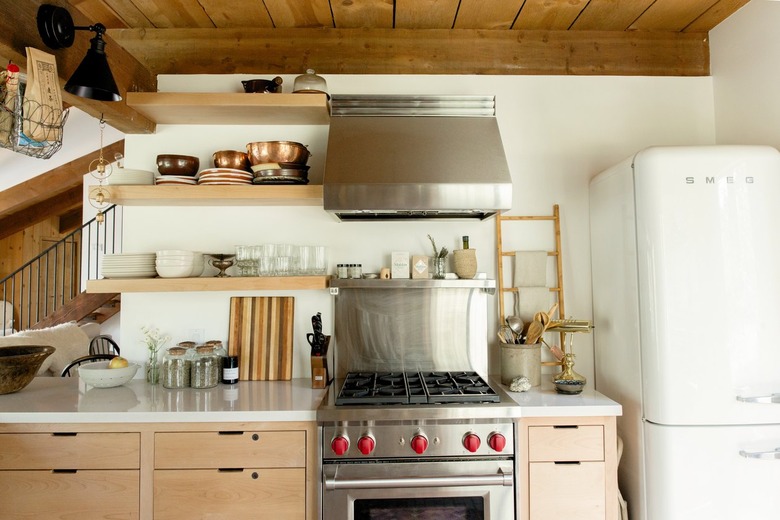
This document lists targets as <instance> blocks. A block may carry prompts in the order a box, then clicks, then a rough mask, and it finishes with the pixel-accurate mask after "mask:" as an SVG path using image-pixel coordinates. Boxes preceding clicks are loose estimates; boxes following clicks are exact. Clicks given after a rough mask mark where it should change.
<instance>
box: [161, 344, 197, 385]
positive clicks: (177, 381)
mask: <svg viewBox="0 0 780 520" xmlns="http://www.w3.org/2000/svg"><path fill="white" fill-rule="evenodd" d="M190 365H191V362H190V360H189V358H188V356H187V349H186V348H184V347H171V348H169V349H168V350H167V351H166V352H165V355H164V356H163V362H162V384H163V386H164V387H165V388H186V387H188V386H190Z"/></svg>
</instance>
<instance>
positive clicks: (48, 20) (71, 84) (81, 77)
mask: <svg viewBox="0 0 780 520" xmlns="http://www.w3.org/2000/svg"><path fill="white" fill-rule="evenodd" d="M37 23H38V33H39V34H40V36H41V39H42V40H43V43H45V44H46V46H47V47H49V48H52V49H61V48H63V47H70V46H71V45H73V41H74V38H75V34H76V31H77V30H88V31H92V32H94V33H96V34H95V37H94V38H92V39H91V40H90V43H91V45H90V48H89V50H88V51H87V55H86V56H85V57H84V59H83V60H82V61H81V64H80V65H79V66H78V68H76V71H75V72H74V73H73V75H72V76H71V78H70V79H69V80H68V82H67V83H65V91H66V92H70V93H71V94H74V95H76V96H79V97H84V98H89V99H96V100H98V101H121V100H122V96H120V95H119V89H118V88H117V86H116V81H114V75H113V74H111V68H110V67H109V66H108V59H107V58H106V52H105V48H106V42H105V40H104V39H103V33H105V32H106V27H105V26H104V25H103V24H100V23H97V24H94V25H90V26H88V27H75V26H74V25H73V18H72V17H71V16H70V13H69V12H68V11H67V10H66V9H64V8H62V7H59V6H54V5H49V4H43V5H41V6H40V7H39V8H38V17H37Z"/></svg>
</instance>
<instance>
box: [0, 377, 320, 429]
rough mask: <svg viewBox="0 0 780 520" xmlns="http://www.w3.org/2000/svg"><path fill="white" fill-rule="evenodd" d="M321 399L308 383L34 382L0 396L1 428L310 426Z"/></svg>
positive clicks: (68, 379) (63, 379)
mask: <svg viewBox="0 0 780 520" xmlns="http://www.w3.org/2000/svg"><path fill="white" fill-rule="evenodd" d="M324 395H325V390H324V389H312V388H311V379H293V380H292V381H240V382H238V383H237V384H235V385H222V384H220V385H217V386H215V387H214V388H208V389H202V390H201V389H195V388H182V389H175V390H173V389H168V388H165V387H163V386H162V385H159V384H158V385H149V384H147V383H146V381H145V380H143V379H133V380H132V381H130V382H129V383H127V384H125V385H122V386H118V387H115V388H93V387H91V386H88V385H85V384H84V383H82V382H81V381H80V380H79V378H78V377H72V378H71V377H36V378H35V379H34V380H33V381H32V382H31V383H30V384H29V385H27V386H26V387H25V388H23V389H21V390H20V391H18V392H16V393H13V394H4V395H0V423H60V422H69V423H121V422H126V423H139V422H236V421H314V420H316V410H317V406H319V404H320V401H321V400H322V397H323V396H324Z"/></svg>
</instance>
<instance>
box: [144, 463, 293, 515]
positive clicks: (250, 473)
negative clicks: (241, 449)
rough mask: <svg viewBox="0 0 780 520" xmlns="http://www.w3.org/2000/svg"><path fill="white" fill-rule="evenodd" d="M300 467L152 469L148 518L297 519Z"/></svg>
mask: <svg viewBox="0 0 780 520" xmlns="http://www.w3.org/2000/svg"><path fill="white" fill-rule="evenodd" d="M305 515H306V471H305V470H304V469H303V468H286V469H243V470H230V471H224V470H222V471H221V470H155V472H154V519H155V520H180V519H182V518H209V519H211V520H221V519H225V520H227V519H230V520H235V519H236V518H252V519H256V520H262V519H269V520H271V519H272V520H292V519H295V520H302V519H304V518H305Z"/></svg>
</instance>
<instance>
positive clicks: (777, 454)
mask: <svg viewBox="0 0 780 520" xmlns="http://www.w3.org/2000/svg"><path fill="white" fill-rule="evenodd" d="M739 454H740V456H742V457H745V458H746V459H764V460H768V459H780V448H775V449H774V450H772V451H745V450H739Z"/></svg>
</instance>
